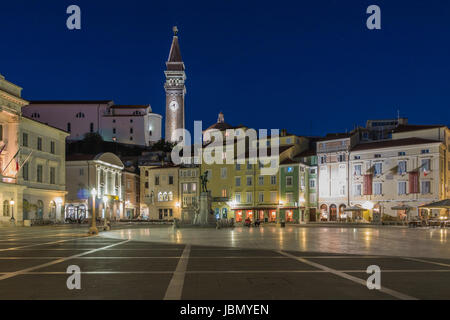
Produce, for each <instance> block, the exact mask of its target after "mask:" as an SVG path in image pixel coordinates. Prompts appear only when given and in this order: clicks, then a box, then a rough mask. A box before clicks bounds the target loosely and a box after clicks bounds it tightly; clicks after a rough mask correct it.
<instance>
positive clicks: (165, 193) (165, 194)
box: [163, 192, 167, 201]
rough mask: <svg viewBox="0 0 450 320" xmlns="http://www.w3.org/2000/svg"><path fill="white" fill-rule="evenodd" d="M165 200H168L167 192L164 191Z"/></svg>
mask: <svg viewBox="0 0 450 320" xmlns="http://www.w3.org/2000/svg"><path fill="white" fill-rule="evenodd" d="M163 200H164V201H167V192H164V193H163Z"/></svg>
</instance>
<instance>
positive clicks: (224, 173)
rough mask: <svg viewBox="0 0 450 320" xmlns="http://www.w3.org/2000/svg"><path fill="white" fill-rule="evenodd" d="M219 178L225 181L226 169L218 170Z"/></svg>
mask: <svg viewBox="0 0 450 320" xmlns="http://www.w3.org/2000/svg"><path fill="white" fill-rule="evenodd" d="M220 177H221V178H222V179H226V177H227V168H220Z"/></svg>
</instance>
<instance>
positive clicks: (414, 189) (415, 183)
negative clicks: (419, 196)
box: [409, 171, 419, 193]
mask: <svg viewBox="0 0 450 320" xmlns="http://www.w3.org/2000/svg"><path fill="white" fill-rule="evenodd" d="M409 193H419V173H418V172H417V171H414V172H410V173H409Z"/></svg>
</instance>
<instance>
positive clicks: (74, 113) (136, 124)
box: [23, 100, 162, 146]
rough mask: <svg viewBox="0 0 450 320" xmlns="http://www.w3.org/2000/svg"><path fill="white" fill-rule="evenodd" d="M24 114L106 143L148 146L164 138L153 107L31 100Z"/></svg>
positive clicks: (76, 135)
mask: <svg viewBox="0 0 450 320" xmlns="http://www.w3.org/2000/svg"><path fill="white" fill-rule="evenodd" d="M23 113H24V114H25V115H27V116H28V117H31V118H32V119H34V120H37V121H40V122H43V123H45V124H49V125H51V126H54V127H57V128H59V129H61V130H65V131H67V132H69V133H70V135H69V137H68V139H69V140H81V139H83V137H84V135H85V134H86V133H89V132H98V133H99V134H100V135H101V136H102V137H103V140H105V141H116V142H119V143H126V144H134V145H142V146H148V145H151V144H153V143H155V142H157V141H159V140H160V139H161V123H162V116H161V115H159V114H156V113H153V112H152V108H151V107H150V105H114V102H113V101H112V100H104V101H31V102H30V104H29V105H28V106H25V107H24V108H23Z"/></svg>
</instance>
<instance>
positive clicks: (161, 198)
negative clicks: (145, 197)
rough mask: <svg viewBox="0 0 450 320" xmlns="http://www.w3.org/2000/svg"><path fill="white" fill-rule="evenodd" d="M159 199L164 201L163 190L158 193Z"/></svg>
mask: <svg viewBox="0 0 450 320" xmlns="http://www.w3.org/2000/svg"><path fill="white" fill-rule="evenodd" d="M158 201H163V195H162V193H161V192H159V193H158Z"/></svg>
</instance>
